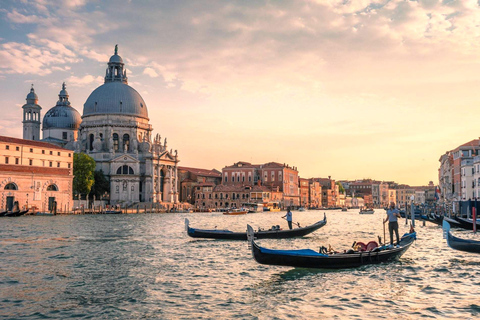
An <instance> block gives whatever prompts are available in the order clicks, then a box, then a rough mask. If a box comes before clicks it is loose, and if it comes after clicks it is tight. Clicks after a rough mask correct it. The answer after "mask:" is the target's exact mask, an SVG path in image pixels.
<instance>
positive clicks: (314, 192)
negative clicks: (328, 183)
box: [308, 179, 322, 208]
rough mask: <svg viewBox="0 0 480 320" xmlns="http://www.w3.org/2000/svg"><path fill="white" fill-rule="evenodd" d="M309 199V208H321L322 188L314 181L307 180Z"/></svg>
mask: <svg viewBox="0 0 480 320" xmlns="http://www.w3.org/2000/svg"><path fill="white" fill-rule="evenodd" d="M308 183H309V197H308V203H309V205H308V206H309V207H310V208H320V207H321V206H322V186H321V185H320V182H318V181H315V179H308Z"/></svg>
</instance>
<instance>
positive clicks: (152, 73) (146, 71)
mask: <svg viewBox="0 0 480 320" xmlns="http://www.w3.org/2000/svg"><path fill="white" fill-rule="evenodd" d="M143 74H146V75H148V76H150V77H152V78H157V77H158V73H157V72H156V71H155V70H153V69H152V68H145V69H144V70H143Z"/></svg>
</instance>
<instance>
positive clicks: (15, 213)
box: [5, 209, 28, 217]
mask: <svg viewBox="0 0 480 320" xmlns="http://www.w3.org/2000/svg"><path fill="white" fill-rule="evenodd" d="M27 212H28V209H25V210H15V211H7V213H5V217H20V216H23V215H24V214H26V213H27Z"/></svg>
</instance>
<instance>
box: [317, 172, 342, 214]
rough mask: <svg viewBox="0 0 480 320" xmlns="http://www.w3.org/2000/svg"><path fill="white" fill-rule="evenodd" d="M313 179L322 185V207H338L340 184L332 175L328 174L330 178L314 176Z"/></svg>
mask: <svg viewBox="0 0 480 320" xmlns="http://www.w3.org/2000/svg"><path fill="white" fill-rule="evenodd" d="M313 180H314V181H317V182H318V183H319V184H320V186H321V187H322V207H324V208H331V207H338V206H339V204H338V203H337V195H338V185H337V184H336V183H335V180H333V179H331V176H328V178H313Z"/></svg>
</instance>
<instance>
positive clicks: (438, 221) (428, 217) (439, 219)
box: [420, 215, 443, 226]
mask: <svg viewBox="0 0 480 320" xmlns="http://www.w3.org/2000/svg"><path fill="white" fill-rule="evenodd" d="M420 219H422V220H425V221H428V222H431V223H435V224H437V225H440V226H441V225H442V222H443V216H440V215H426V216H425V215H421V216H420Z"/></svg>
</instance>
